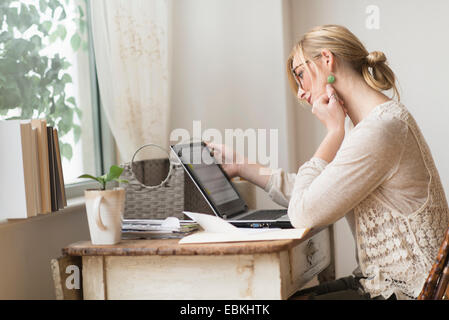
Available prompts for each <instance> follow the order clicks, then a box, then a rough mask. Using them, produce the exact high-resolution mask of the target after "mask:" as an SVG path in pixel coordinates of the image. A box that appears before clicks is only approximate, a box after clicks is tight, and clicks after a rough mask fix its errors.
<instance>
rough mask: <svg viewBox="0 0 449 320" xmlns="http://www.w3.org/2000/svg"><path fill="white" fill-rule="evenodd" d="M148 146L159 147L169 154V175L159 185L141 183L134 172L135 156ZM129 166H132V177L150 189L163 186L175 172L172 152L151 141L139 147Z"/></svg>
mask: <svg viewBox="0 0 449 320" xmlns="http://www.w3.org/2000/svg"><path fill="white" fill-rule="evenodd" d="M147 147H157V148H159V149H161V150H162V151H164V152H165V153H166V154H167V156H168V161H169V162H170V166H169V169H168V174H167V177H166V178H165V180H164V181H162V182H161V183H160V184H159V185H157V186H146V185H144V184H143V183H141V182H140V181H139V180H138V179H137V178H136V176H135V175H134V172H133V163H134V158H135V157H136V155H137V153H138V152H139V151H140V150H142V149H143V148H147ZM129 166H130V169H131V175H132V177H133V178H134V180H135V181H137V182H138V183H139V184H140V185H141V186H142V187H143V188H145V189H148V190H154V189H158V188H160V187H161V186H163V185H164V184H166V183H167V181H168V180H169V179H170V177H171V175H172V172H173V163H172V161H171V159H170V154H169V153H168V151H167V150H165V149H164V148H162V147H161V146H159V145H157V144H154V143H150V144H146V145H143V146H141V147H140V148H139V149H137V150H136V152H134V155H133V157H132V159H131V163H129Z"/></svg>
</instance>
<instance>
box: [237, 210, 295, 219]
mask: <svg viewBox="0 0 449 320" xmlns="http://www.w3.org/2000/svg"><path fill="white" fill-rule="evenodd" d="M284 214H287V210H285V209H284V210H259V211H255V212H253V213H251V214H249V215H247V216H244V217H241V218H238V219H237V220H276V219H277V218H279V217H282V216H283V215H284Z"/></svg>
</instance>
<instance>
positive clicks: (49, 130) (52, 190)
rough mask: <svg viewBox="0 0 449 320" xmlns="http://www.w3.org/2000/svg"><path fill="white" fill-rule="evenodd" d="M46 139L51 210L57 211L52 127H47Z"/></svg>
mask: <svg viewBox="0 0 449 320" xmlns="http://www.w3.org/2000/svg"><path fill="white" fill-rule="evenodd" d="M47 141H48V166H49V171H50V198H51V211H52V212H55V211H58V200H57V191H56V188H57V186H56V175H55V156H54V155H55V153H54V152H53V150H54V146H53V127H52V126H48V127H47Z"/></svg>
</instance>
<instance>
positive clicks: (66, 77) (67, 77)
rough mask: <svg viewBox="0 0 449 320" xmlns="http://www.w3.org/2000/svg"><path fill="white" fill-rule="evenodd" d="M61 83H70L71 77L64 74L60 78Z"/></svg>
mask: <svg viewBox="0 0 449 320" xmlns="http://www.w3.org/2000/svg"><path fill="white" fill-rule="evenodd" d="M61 81H62V82H64V83H72V82H73V80H72V76H71V75H70V74H68V73H65V74H64V75H63V76H62V78H61Z"/></svg>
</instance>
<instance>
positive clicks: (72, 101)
mask: <svg viewBox="0 0 449 320" xmlns="http://www.w3.org/2000/svg"><path fill="white" fill-rule="evenodd" d="M66 101H67V102H68V103H70V104H72V105H73V106H74V107H76V100H75V97H70V98H67V100H66Z"/></svg>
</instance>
